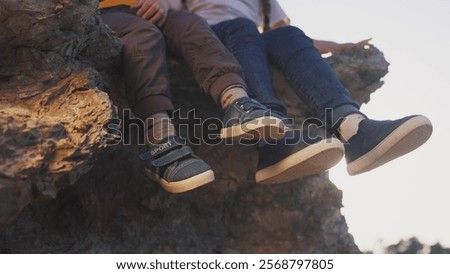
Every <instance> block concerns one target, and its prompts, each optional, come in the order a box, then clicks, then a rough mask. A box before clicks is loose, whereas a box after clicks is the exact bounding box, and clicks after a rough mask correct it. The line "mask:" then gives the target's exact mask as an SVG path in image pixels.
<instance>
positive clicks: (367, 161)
mask: <svg viewBox="0 0 450 274" xmlns="http://www.w3.org/2000/svg"><path fill="white" fill-rule="evenodd" d="M432 132H433V126H432V125H431V122H430V120H428V118H426V117H424V116H417V117H413V118H411V119H410V120H408V121H406V122H405V123H403V124H402V125H401V126H399V127H398V128H397V129H395V130H394V131H393V132H392V133H391V134H389V135H388V136H387V137H386V138H385V139H384V140H383V141H382V142H381V143H379V144H378V145H377V146H376V147H375V148H373V149H372V150H371V151H369V152H368V153H366V154H365V155H363V156H361V157H359V158H358V159H356V160H354V161H353V162H351V163H349V164H348V165H347V172H348V174H349V175H351V176H353V175H358V174H361V173H364V172H367V171H370V170H372V169H374V168H377V167H379V166H381V165H384V164H385V163H387V162H389V161H391V160H394V159H395V158H398V157H400V156H402V155H405V154H407V153H409V152H411V151H413V150H414V149H416V148H418V147H420V146H421V145H422V144H424V143H425V142H426V141H427V140H428V139H429V138H430V136H431V133H432Z"/></svg>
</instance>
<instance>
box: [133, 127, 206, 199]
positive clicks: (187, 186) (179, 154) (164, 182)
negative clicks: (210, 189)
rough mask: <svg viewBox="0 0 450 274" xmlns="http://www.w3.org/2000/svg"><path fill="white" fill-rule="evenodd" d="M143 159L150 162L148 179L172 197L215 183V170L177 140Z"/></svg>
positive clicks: (168, 140)
mask: <svg viewBox="0 0 450 274" xmlns="http://www.w3.org/2000/svg"><path fill="white" fill-rule="evenodd" d="M139 158H140V159H141V160H143V161H146V166H145V173H146V174H147V176H148V177H149V178H150V179H152V180H154V181H156V182H158V183H159V184H160V185H161V186H162V187H163V188H164V189H165V190H167V191H168V192H171V193H180V192H186V191H189V190H192V189H194V188H197V187H200V186H202V185H205V184H207V183H210V182H212V181H214V172H213V171H212V170H211V167H210V166H209V165H208V164H207V163H205V162H204V161H202V160H201V159H199V158H198V157H197V156H196V155H195V154H194V152H193V151H192V149H191V148H190V147H189V146H187V145H184V144H182V140H181V139H180V138H179V137H176V136H170V137H168V138H167V139H166V140H163V141H162V142H160V143H159V144H157V145H156V146H155V147H153V148H152V149H150V150H148V151H147V152H145V153H143V154H141V155H139Z"/></svg>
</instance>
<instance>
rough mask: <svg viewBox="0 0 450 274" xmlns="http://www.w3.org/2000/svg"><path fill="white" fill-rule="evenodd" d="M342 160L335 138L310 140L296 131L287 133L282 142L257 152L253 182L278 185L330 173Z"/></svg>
mask: <svg viewBox="0 0 450 274" xmlns="http://www.w3.org/2000/svg"><path fill="white" fill-rule="evenodd" d="M343 156H344V145H343V144H342V142H341V141H339V140H338V139H337V138H323V137H320V136H314V138H310V137H308V136H305V135H303V134H302V131H300V130H299V129H296V130H293V131H288V132H287V133H286V136H285V138H284V139H282V140H279V141H277V142H276V143H274V144H265V145H263V146H261V147H260V148H259V160H258V167H257V171H256V174H255V180H256V183H258V184H278V183H284V182H289V181H291V180H294V179H297V178H301V177H304V176H308V175H312V174H316V173H319V172H322V171H325V170H328V169H330V168H331V167H333V166H334V165H336V164H337V163H338V162H339V161H340V160H341V159H342V157H343Z"/></svg>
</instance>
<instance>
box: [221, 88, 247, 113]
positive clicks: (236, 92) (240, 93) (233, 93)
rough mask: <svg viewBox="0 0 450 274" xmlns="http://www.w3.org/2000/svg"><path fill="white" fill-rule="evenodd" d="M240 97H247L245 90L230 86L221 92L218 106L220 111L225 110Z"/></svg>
mask: <svg viewBox="0 0 450 274" xmlns="http://www.w3.org/2000/svg"><path fill="white" fill-rule="evenodd" d="M242 97H248V95H247V92H246V91H245V89H244V88H243V87H241V86H231V87H229V88H227V89H225V90H224V91H223V92H222V94H221V96H220V105H221V107H222V109H226V108H227V107H228V106H229V105H230V104H231V103H232V102H233V101H235V100H237V99H239V98H242Z"/></svg>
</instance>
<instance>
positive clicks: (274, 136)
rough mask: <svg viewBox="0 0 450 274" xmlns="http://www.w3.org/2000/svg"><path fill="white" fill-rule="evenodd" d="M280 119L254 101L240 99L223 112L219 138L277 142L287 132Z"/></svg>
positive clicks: (244, 98)
mask: <svg viewBox="0 0 450 274" xmlns="http://www.w3.org/2000/svg"><path fill="white" fill-rule="evenodd" d="M282 119H283V117H280V116H279V115H277V114H275V113H273V112H271V111H270V110H269V109H268V108H266V107H265V106H263V105H262V104H260V103H259V102H257V101H256V100H253V99H251V98H249V97H242V98H239V99H237V100H234V101H233V102H232V103H231V104H230V105H229V107H228V108H227V109H226V110H225V112H224V118H223V121H224V126H223V128H222V130H221V133H220V137H221V138H222V139H233V140H241V141H264V140H265V141H273V140H278V139H281V138H283V137H284V134H285V131H286V130H287V127H286V125H285V124H284V122H283V121H282Z"/></svg>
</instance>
